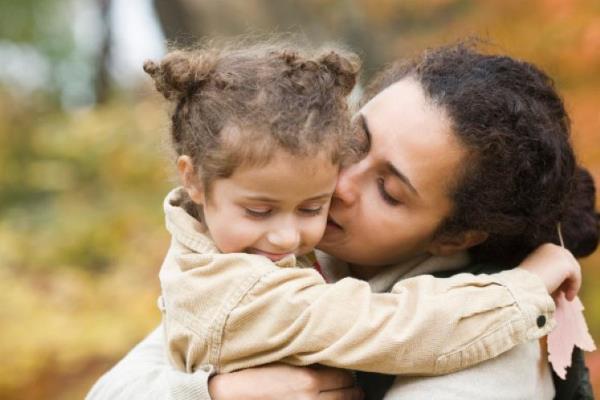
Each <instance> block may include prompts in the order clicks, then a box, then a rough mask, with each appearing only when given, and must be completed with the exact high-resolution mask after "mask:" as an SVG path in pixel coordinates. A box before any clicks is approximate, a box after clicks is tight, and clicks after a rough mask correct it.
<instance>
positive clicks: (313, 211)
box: [298, 205, 323, 216]
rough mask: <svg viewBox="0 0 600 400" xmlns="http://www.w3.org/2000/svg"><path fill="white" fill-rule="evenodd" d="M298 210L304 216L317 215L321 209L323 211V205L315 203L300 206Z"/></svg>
mask: <svg viewBox="0 0 600 400" xmlns="http://www.w3.org/2000/svg"><path fill="white" fill-rule="evenodd" d="M298 211H299V212H300V213H301V214H303V215H306V216H313V215H319V214H321V211H323V206H322V205H315V206H309V207H300V208H299V209H298Z"/></svg>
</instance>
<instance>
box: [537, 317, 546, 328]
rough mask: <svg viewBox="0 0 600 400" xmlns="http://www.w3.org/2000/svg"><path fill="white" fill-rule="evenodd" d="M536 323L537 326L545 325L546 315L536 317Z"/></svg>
mask: <svg viewBox="0 0 600 400" xmlns="http://www.w3.org/2000/svg"><path fill="white" fill-rule="evenodd" d="M536 323H537V326H538V328H541V327H543V326H544V325H546V317H544V316H543V315H540V316H539V317H537V320H536Z"/></svg>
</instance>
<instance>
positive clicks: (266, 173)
mask: <svg viewBox="0 0 600 400" xmlns="http://www.w3.org/2000/svg"><path fill="white" fill-rule="evenodd" d="M338 171H339V167H338V166H337V165H334V164H333V163H332V162H331V161H330V160H329V159H328V157H327V156H326V155H320V154H317V155H315V156H312V157H296V156H292V155H289V154H287V153H286V152H277V153H276V154H275V155H274V156H273V157H272V158H271V160H270V161H269V162H268V163H266V164H264V165H257V166H246V167H240V168H239V169H237V170H236V171H235V172H234V173H233V175H232V176H231V177H229V178H227V179H225V180H223V181H226V182H224V183H225V184H226V185H227V187H228V188H230V189H231V190H234V191H235V192H236V193H238V194H239V195H243V196H252V197H265V198H272V199H309V198H313V197H318V196H321V195H331V193H332V192H333V189H334V187H335V182H336V180H337V175H338ZM217 182H219V181H217Z"/></svg>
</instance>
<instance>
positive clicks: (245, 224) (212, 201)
mask: <svg viewBox="0 0 600 400" xmlns="http://www.w3.org/2000/svg"><path fill="white" fill-rule="evenodd" d="M182 160H185V159H184V158H183V157H182V158H180V161H179V164H180V165H179V169H180V172H182V177H183V181H184V183H185V186H186V188H187V189H188V193H189V194H190V197H191V198H192V200H194V201H195V202H196V203H198V204H202V206H203V212H204V222H205V224H206V225H207V227H208V230H209V232H210V236H211V237H212V239H213V240H214V241H215V244H216V246H217V248H218V249H219V250H220V251H221V252H223V253H242V252H243V253H252V254H260V255H264V256H266V257H268V258H270V259H271V260H273V261H277V260H279V259H281V258H283V257H285V256H287V255H289V254H295V255H302V254H305V253H308V252H309V251H311V250H312V249H314V247H315V246H316V244H317V243H318V242H319V240H320V239H321V237H322V235H323V231H324V230H325V226H326V223H327V211H328V209H329V204H330V200H331V196H332V194H333V190H334V188H335V183H336V179H337V175H338V171H339V167H338V166H337V165H333V164H332V163H331V162H330V161H329V160H328V158H327V157H326V156H325V155H324V154H316V155H315V156H313V157H294V156H292V155H290V154H288V153H286V152H284V151H279V152H277V153H276V154H275V156H274V157H273V159H272V160H271V161H270V162H269V163H268V164H266V165H264V166H259V167H256V166H251V167H240V168H238V169H237V170H236V171H235V172H234V173H233V175H232V176H230V177H229V178H226V179H217V180H215V181H214V182H213V183H212V185H211V188H210V191H209V192H208V193H206V192H205V191H204V190H203V189H202V187H201V185H200V184H199V183H198V182H199V180H195V182H191V180H190V179H188V178H187V177H186V172H185V169H186V166H185V165H183V164H185V162H183V164H182ZM187 160H189V158H188V159H187ZM189 167H191V163H190V165H188V168H189ZM192 170H193V168H192ZM188 176H189V175H188Z"/></svg>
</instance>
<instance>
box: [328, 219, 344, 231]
mask: <svg viewBox="0 0 600 400" xmlns="http://www.w3.org/2000/svg"><path fill="white" fill-rule="evenodd" d="M327 228H334V229H340V230H342V229H343V228H342V227H341V225H340V224H338V223H337V222H335V221H334V220H333V218H331V217H327Z"/></svg>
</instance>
